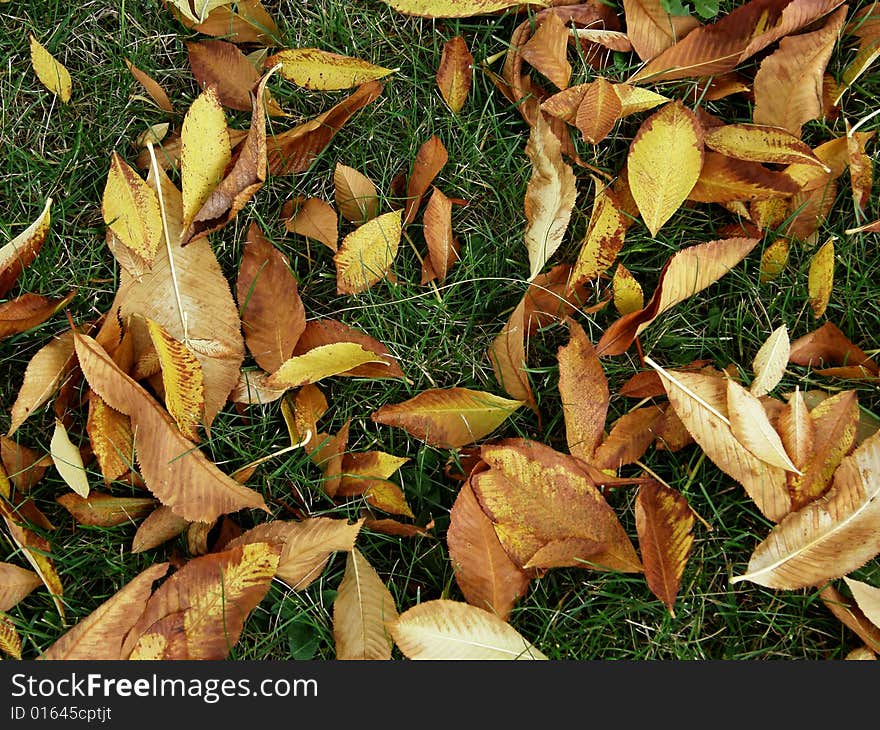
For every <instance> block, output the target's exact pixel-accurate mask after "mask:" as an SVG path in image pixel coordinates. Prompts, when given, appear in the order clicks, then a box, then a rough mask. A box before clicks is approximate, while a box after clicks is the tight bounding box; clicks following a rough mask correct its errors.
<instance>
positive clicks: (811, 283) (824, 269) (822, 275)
mask: <svg viewBox="0 0 880 730" xmlns="http://www.w3.org/2000/svg"><path fill="white" fill-rule="evenodd" d="M834 241H835V238H834V237H833V236H832V237H831V238H829V239H828V240H827V241H826V242H825V244H824V245H823V246H822V247H821V248H820V249H819V250H818V251H816V253H815V254H814V255H813V258H812V260H811V261H810V271H809V274H808V276H807V289H808V292H809V295H810V309H812V310H813V316H814V317H816V318H817V319H818V318H819V317H821V316H822V315H823V314H825V309H826V307H827V306H828V300H829V299H830V298H831V292H832V291H833V289H834Z"/></svg>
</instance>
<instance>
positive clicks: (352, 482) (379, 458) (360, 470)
mask: <svg viewBox="0 0 880 730" xmlns="http://www.w3.org/2000/svg"><path fill="white" fill-rule="evenodd" d="M408 461H409V458H408V457H406V456H394V455H393V454H387V453H385V452H384V451H365V452H361V453H356V454H344V455H343V457H342V480H341V481H340V483H339V488H338V489H337V490H336V494H335V496H337V497H354V496H357V495H360V494H363V493H364V492H366V491H368V490H369V489H371V488H372V487H374V486H377V485H378V486H381V483H382V482H385V481H387V480H388V478H389V477H391V476H392V475H393V474H394V473H395V472H396V471H397V470H398V469H400V467H401V466H403V465H404V464H405V463H406V462H408Z"/></svg>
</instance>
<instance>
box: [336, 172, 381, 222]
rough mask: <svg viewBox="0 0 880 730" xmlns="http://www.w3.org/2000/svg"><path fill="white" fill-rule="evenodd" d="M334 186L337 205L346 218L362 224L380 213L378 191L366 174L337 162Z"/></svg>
mask: <svg viewBox="0 0 880 730" xmlns="http://www.w3.org/2000/svg"><path fill="white" fill-rule="evenodd" d="M333 187H334V190H335V197H336V207H337V209H338V210H339V212H340V213H341V214H342V217H343V218H345V219H346V220H349V221H351V222H352V223H355V224H357V225H361V224H362V223H366V222H367V221H368V220H370V219H372V218H375V217H376V216H377V215H379V197H378V192H377V190H376V186H375V185H374V184H373V181H372V180H370V178H368V177H367V176H366V175H364V174H362V173H360V172H358V171H357V170H355V169H354V168H352V167H348V166H347V165H343V164H342V163H341V162H337V163H336V168H335V169H334V171H333Z"/></svg>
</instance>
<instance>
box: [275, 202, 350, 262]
mask: <svg viewBox="0 0 880 730" xmlns="http://www.w3.org/2000/svg"><path fill="white" fill-rule="evenodd" d="M284 227H285V228H286V229H287V230H288V231H290V232H291V233H297V234H299V235H300V236H305V237H306V238H313V239H314V240H316V241H318V242H319V243H322V244H324V245H325V246H326V247H327V248H329V249H330V250H331V251H332V252H333V253H336V248H337V242H338V241H339V219H338V218H337V216H336V211H335V210H334V209H333V206H331V205H330V204H329V203H326V202H324V201H323V200H321V199H320V198H308V199H306V200H304V201H302V203H301V204H300V205H299V207H298V208H297V209H296V212H295V213H294V214H293V215H292V216H291V217H290V218H287V219H286V220H285V221H284Z"/></svg>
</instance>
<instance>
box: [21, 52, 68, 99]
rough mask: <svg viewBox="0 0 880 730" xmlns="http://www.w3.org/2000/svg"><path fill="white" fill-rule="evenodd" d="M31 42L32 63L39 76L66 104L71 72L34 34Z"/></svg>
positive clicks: (44, 84)
mask: <svg viewBox="0 0 880 730" xmlns="http://www.w3.org/2000/svg"><path fill="white" fill-rule="evenodd" d="M29 37H30V42H31V64H32V65H33V67H34V71H35V72H36V74H37V78H39V79H40V82H41V83H42V84H43V86H45V87H46V88H47V89H49V91H51V92H52V93H53V94H55V95H56V96H57V97H58V98H59V99H61V101H63V102H64V103H65V104H66V103H67V102H68V101H70V93H71V87H72V84H71V81H70V74H69V73H68V71H67V69H66V68H64V66H63V65H61V64H60V63H59V62H58V61H56V60H55V57H54V56H53V55H52V54H51V53H49V51H47V50H46V49H45V48H43V46H41V45H40V43H39V41H37V39H36V38H34V37H33V36H29Z"/></svg>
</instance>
